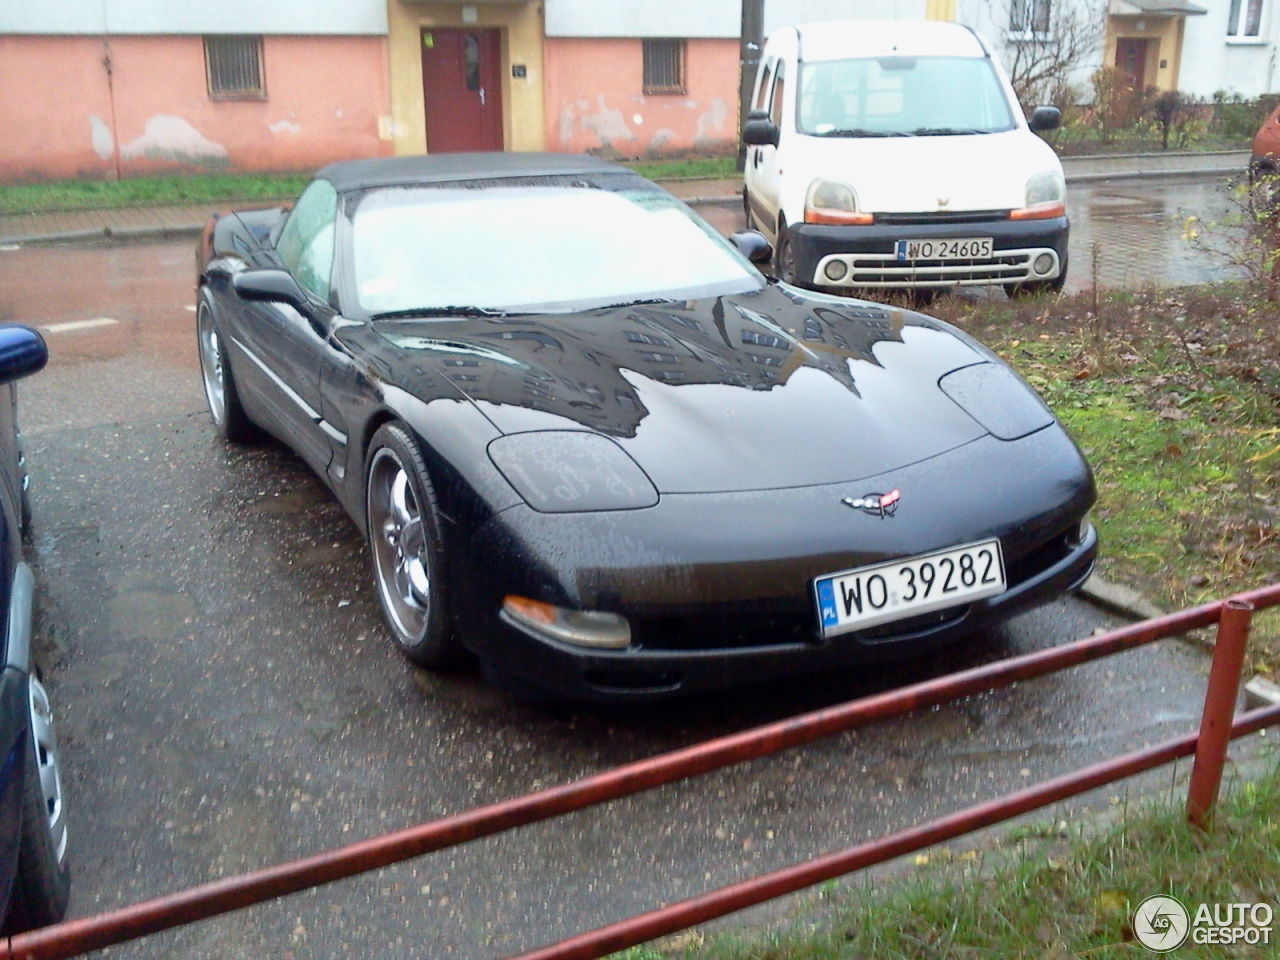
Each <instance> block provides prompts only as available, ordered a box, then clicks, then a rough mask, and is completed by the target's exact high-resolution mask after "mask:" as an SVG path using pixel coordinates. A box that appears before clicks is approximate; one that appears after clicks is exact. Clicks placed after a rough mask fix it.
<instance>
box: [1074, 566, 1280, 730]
mask: <svg viewBox="0 0 1280 960" xmlns="http://www.w3.org/2000/svg"><path fill="white" fill-rule="evenodd" d="M1079 596H1081V597H1082V598H1083V599H1085V600H1087V601H1088V602H1090V603H1092V604H1094V605H1095V606H1097V607H1101V608H1102V609H1104V610H1108V611H1110V612H1112V613H1116V614H1119V615H1121V616H1124V617H1128V618H1130V619H1132V620H1151V619H1153V618H1155V617H1160V616H1164V614H1165V612H1166V611H1164V610H1161V609H1160V608H1159V607H1157V606H1156V605H1155V604H1154V603H1152V602H1151V601H1150V600H1148V599H1147V598H1146V597H1144V596H1143V595H1142V594H1141V593H1139V592H1138V591H1137V590H1134V589H1132V588H1131V587H1126V586H1124V585H1123V584H1119V583H1111V582H1110V581H1108V580H1104V579H1102V578H1101V577H1099V576H1098V575H1097V574H1096V573H1095V574H1094V575H1093V576H1091V577H1090V578H1089V579H1088V580H1087V581H1085V584H1084V586H1083V587H1081V588H1080V591H1079ZM1182 636H1183V637H1184V638H1185V639H1186V640H1187V641H1188V642H1190V643H1192V644H1194V645H1195V646H1197V647H1199V648H1200V649H1201V650H1203V651H1205V652H1206V653H1213V648H1214V643H1215V640H1214V636H1213V633H1212V632H1211V631H1209V630H1191V631H1188V632H1187V633H1184V634H1183V635H1182ZM1242 689H1243V692H1244V702H1245V708H1246V709H1249V710H1254V709H1257V708H1259V707H1269V706H1274V705H1275V704H1280V686H1277V685H1276V684H1275V683H1273V682H1272V681H1270V680H1268V679H1267V678H1266V677H1264V676H1262V674H1255V675H1254V676H1253V678H1252V679H1251V680H1248V681H1246V682H1245V683H1244V684H1243V685H1242Z"/></svg>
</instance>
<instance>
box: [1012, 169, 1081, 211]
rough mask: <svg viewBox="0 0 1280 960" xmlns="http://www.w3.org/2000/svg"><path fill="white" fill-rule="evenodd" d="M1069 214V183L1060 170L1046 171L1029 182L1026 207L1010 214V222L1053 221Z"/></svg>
mask: <svg viewBox="0 0 1280 960" xmlns="http://www.w3.org/2000/svg"><path fill="white" fill-rule="evenodd" d="M1066 212H1067V182H1066V180H1064V179H1063V178H1062V173H1061V172H1060V171H1058V170H1045V171H1044V172H1043V173H1037V174H1036V175H1035V176H1034V177H1031V178H1030V179H1029V180H1028V181H1027V202H1026V206H1024V207H1022V208H1020V209H1018V210H1011V211H1010V212H1009V219H1010V220H1051V219H1053V218H1054V217H1061V216H1063V215H1064V214H1066Z"/></svg>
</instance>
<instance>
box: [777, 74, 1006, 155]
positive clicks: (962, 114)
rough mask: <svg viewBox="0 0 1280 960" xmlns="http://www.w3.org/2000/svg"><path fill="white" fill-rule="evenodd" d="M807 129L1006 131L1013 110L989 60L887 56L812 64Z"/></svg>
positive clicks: (804, 107)
mask: <svg viewBox="0 0 1280 960" xmlns="http://www.w3.org/2000/svg"><path fill="white" fill-rule="evenodd" d="M799 128H800V132H801V133H807V134H810V135H812V136H818V137H909V136H952V135H959V134H974V133H999V132H1002V131H1005V130H1012V129H1013V128H1014V120H1013V114H1012V113H1011V112H1010V109H1009V102H1008V100H1007V99H1006V97H1005V94H1004V89H1003V87H1002V85H1001V83H1000V79H999V77H998V76H997V75H996V71H995V67H994V66H993V65H992V63H991V61H990V60H987V59H985V58H981V57H880V58H872V59H860V60H828V61H817V62H813V63H805V64H802V65H801V70H800V116H799Z"/></svg>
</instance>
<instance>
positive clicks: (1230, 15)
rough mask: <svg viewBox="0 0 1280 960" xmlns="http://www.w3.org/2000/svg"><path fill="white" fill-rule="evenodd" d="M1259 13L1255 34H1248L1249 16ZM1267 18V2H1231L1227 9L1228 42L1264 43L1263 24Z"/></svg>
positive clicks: (1259, 0) (1265, 0) (1239, 0)
mask: <svg viewBox="0 0 1280 960" xmlns="http://www.w3.org/2000/svg"><path fill="white" fill-rule="evenodd" d="M1252 11H1256V12H1257V15H1258V16H1257V23H1256V25H1255V27H1254V32H1253V33H1246V32H1245V31H1246V30H1247V29H1248V27H1249V14H1250V13H1251V12H1252ZM1266 16H1267V0H1231V5H1230V7H1229V8H1228V9H1227V41H1228V42H1229V43H1263V42H1264V40H1263V36H1262V23H1263V21H1264V20H1265V19H1266Z"/></svg>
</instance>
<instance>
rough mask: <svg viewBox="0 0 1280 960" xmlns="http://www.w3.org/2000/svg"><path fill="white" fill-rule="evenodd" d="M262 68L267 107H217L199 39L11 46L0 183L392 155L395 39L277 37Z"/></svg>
mask: <svg viewBox="0 0 1280 960" xmlns="http://www.w3.org/2000/svg"><path fill="white" fill-rule="evenodd" d="M104 56H109V58H110V64H111V73H110V76H108V73H107V69H106V67H105V66H104V63H103V59H104ZM263 66H264V73H265V82H266V90H267V99H265V100H248V101H246V100H220V101H215V100H210V99H209V94H208V90H207V87H206V81H205V66H204V44H203V40H202V38H201V37H198V36H146V37H140V36H131V37H110V38H108V39H107V41H106V42H105V43H104V41H103V39H102V38H93V37H45V36H22V37H19V36H0V90H3V91H4V95H3V97H0V180H4V181H6V182H15V181H23V180H27V181H30V180H56V179H65V178H72V177H83V178H91V179H113V178H115V177H116V176H124V177H128V176H137V175H142V174H148V173H197V172H204V171H252V170H261V171H275V170H281V171H283V170H306V169H311V168H314V167H317V166H319V165H321V164H323V163H327V162H329V161H331V160H339V159H347V158H351V157H370V156H384V155H389V154H390V153H391V144H390V142H389V141H385V140H381V139H379V135H378V134H379V131H378V117H379V116H385V115H388V114H389V113H390V94H389V90H388V76H387V61H386V38H385V37H292V36H291V37H266V38H264V40H263Z"/></svg>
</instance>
